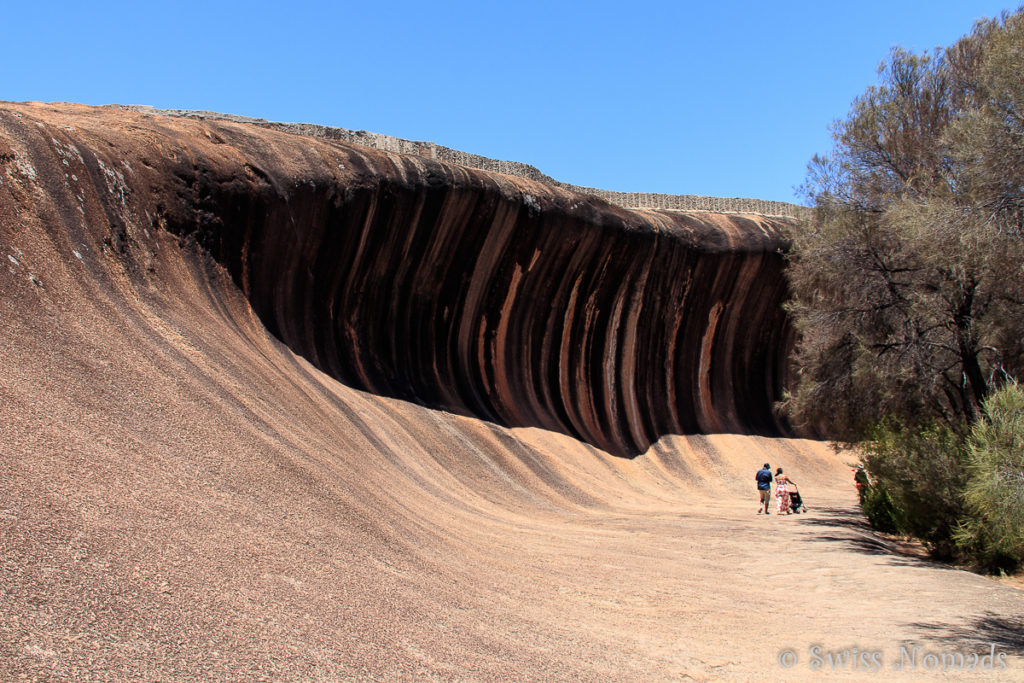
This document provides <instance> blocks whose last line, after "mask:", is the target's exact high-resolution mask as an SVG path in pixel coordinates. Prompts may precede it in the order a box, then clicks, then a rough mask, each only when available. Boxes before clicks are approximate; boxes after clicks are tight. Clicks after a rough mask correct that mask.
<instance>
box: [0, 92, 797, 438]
mask: <svg viewBox="0 0 1024 683" xmlns="http://www.w3.org/2000/svg"><path fill="white" fill-rule="evenodd" d="M0 139H2V140H3V142H0V145H3V150H0V151H2V159H3V161H2V164H3V173H5V174H6V176H7V179H6V181H5V184H4V187H3V188H0V201H2V202H4V203H8V204H10V205H12V206H15V207H20V208H18V209H17V210H38V208H39V204H38V203H34V202H33V198H32V197H31V196H29V195H31V192H32V188H37V189H38V190H41V191H43V192H45V193H47V194H48V195H49V197H50V199H49V200H48V201H47V202H46V209H47V210H49V211H51V212H52V215H51V216H49V217H48V218H47V222H48V224H50V225H52V226H53V230H54V232H55V235H57V237H56V238H57V239H61V240H63V239H65V237H64V235H65V234H70V235H75V234H80V235H81V236H80V238H76V239H80V240H82V241H83V242H85V243H91V244H96V245H98V246H99V247H100V248H103V249H107V250H108V251H110V252H111V253H115V254H117V255H118V257H119V258H121V259H122V260H124V261H125V263H126V264H127V265H128V267H129V269H130V270H132V271H133V272H135V273H136V275H137V277H147V276H148V275H147V273H146V270H147V267H148V266H147V264H148V263H149V262H150V261H151V260H152V259H151V253H150V252H151V251H152V246H151V244H152V242H153V234H154V232H158V231H162V230H167V231H171V232H172V233H174V234H176V235H178V236H179V237H180V238H181V239H182V240H183V241H189V240H195V241H196V242H198V243H199V244H200V245H202V246H203V247H204V248H205V249H206V250H208V252H209V253H210V254H212V256H213V257H214V258H215V259H216V260H217V261H218V262H220V263H221V264H223V265H224V266H225V267H226V268H227V269H228V271H229V272H230V274H231V276H232V278H233V279H234V280H235V282H236V283H237V284H238V285H239V286H240V287H241V289H242V290H243V291H244V292H245V295H246V296H247V297H248V299H249V301H250V302H251V304H252V306H253V307H254V309H255V310H256V311H257V312H258V314H259V315H260V317H261V319H262V320H263V322H264V323H265V324H266V326H267V327H268V328H269V329H270V330H271V331H272V332H273V333H274V334H275V335H277V336H278V337H279V338H280V339H282V340H283V341H284V342H285V343H286V344H288V345H289V346H290V347H291V348H292V349H293V350H295V351H296V352H298V353H299V354H301V355H303V356H304V357H306V358H307V359H309V360H310V361H311V362H313V363H314V364H315V365H316V366H317V367H319V368H321V369H323V370H325V371H327V372H328V373H330V374H331V375H333V376H334V377H336V378H338V379H340V380H342V381H343V382H345V383H347V384H349V385H351V386H354V387H357V388H362V389H365V390H367V391H370V392H373V393H377V394H381V395H386V396H390V397H397V398H401V399H406V400H410V401H413V402H416V403H419V404H422V405H426V406H430V407H435V408H442V409H444V410H448V411H451V412H455V413H460V414H464V415H470V416H475V417H479V418H483V419H487V420H490V421H493V422H496V423H499V424H503V425H507V426H514V427H517V426H536V427H542V428H545V429H549V430H555V431H559V432H562V433H565V434H569V435H572V436H574V437H576V438H579V439H582V440H584V441H586V442H588V443H591V444H593V445H596V446H598V447H600V448H602V449H604V450H606V451H608V452H611V453H616V454H620V455H635V454H637V453H640V452H643V451H645V450H646V449H647V447H648V446H649V445H650V444H651V443H653V442H654V441H655V440H657V439H658V438H659V437H660V436H662V435H665V434H692V433H722V432H732V433H756V434H765V435H778V434H782V433H785V431H786V428H785V425H783V424H780V422H779V421H778V419H777V418H776V417H775V416H774V415H773V412H772V404H773V402H774V401H776V400H777V399H778V398H779V397H780V393H781V391H782V388H783V386H784V384H785V379H786V378H785V364H786V360H785V359H786V355H787V352H788V349H789V345H790V342H791V336H792V333H791V330H790V326H789V323H788V321H787V318H786V316H785V315H784V313H783V312H782V309H781V302H782V301H783V299H784V296H785V284H784V280H783V277H782V268H783V259H782V256H781V255H780V253H779V252H780V249H781V248H783V247H784V240H783V237H782V235H781V232H780V231H781V230H782V228H783V227H784V223H783V222H782V220H783V219H778V218H766V217H760V216H754V215H722V214H708V213H703V214H699V213H693V214H687V213H681V212H670V211H656V210H632V211H631V210H626V209H623V208H620V207H617V206H613V205H611V204H608V203H606V202H604V201H602V200H600V199H597V198H593V197H586V196H583V195H579V194H576V193H573V192H570V191H567V190H565V189H562V188H558V187H554V186H551V185H547V184H543V183H539V182H535V181H531V180H528V179H524V178H516V177H512V176H507V175H503V174H499V173H493V172H486V171H482V170H477V169H468V168H465V167H461V166H456V165H452V164H446V163H443V162H439V161H432V160H429V159H424V158H420V157H414V156H406V155H400V154H392V153H385V152H380V151H376V150H371V149H369V148H366V147H361V146H358V145H352V144H346V143H344V142H340V141H335V140H325V139H316V138H310V137H304V136H300V135H293V134H288V133H283V132H280V131H276V130H270V129H267V128H262V127H259V126H256V125H253V124H247V123H239V122H233V121H227V120H195V119H187V118H171V117H167V116H157V115H153V114H147V113H140V112H133V111H124V110H121V109H119V108H113V107H110V108H90V107H84V106H77V105H58V106H53V105H4V106H3V107H2V109H0ZM19 179H20V180H21V181H25V182H24V183H19Z"/></svg>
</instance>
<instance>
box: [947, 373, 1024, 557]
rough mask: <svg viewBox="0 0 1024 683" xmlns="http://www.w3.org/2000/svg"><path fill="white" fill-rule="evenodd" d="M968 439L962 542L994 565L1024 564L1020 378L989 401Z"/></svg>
mask: <svg viewBox="0 0 1024 683" xmlns="http://www.w3.org/2000/svg"><path fill="white" fill-rule="evenodd" d="M984 408H985V416H984V418H982V419H980V420H978V421H977V422H976V423H975V424H974V426H973V428H972V429H971V434H970V437H969V440H968V444H969V447H968V451H967V453H968V459H967V468H968V472H969V473H970V480H969V481H968V483H967V487H966V489H965V494H964V498H965V501H966V504H967V512H968V513H969V515H968V516H967V517H966V519H965V521H964V523H963V525H962V528H961V529H960V530H959V533H958V534H957V541H958V543H959V544H960V546H961V548H962V549H963V550H964V551H965V552H966V553H967V554H968V555H970V556H972V557H973V558H974V559H975V560H976V561H977V562H978V563H979V564H981V565H983V566H985V567H987V568H990V569H1016V568H1019V567H1020V566H1021V565H1024V389H1022V388H1021V387H1020V386H1019V385H1017V384H1016V383H1013V384H1009V385H1007V386H1005V387H1003V388H1002V389H1000V390H999V391H997V392H995V393H993V394H992V395H991V396H989V397H988V399H987V400H986V401H985V406H984Z"/></svg>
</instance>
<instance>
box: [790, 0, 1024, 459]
mask: <svg viewBox="0 0 1024 683" xmlns="http://www.w3.org/2000/svg"><path fill="white" fill-rule="evenodd" d="M1020 73H1024V9H1022V10H1018V11H1017V12H1015V13H1013V14H1004V15H1003V16H1002V17H1000V18H998V19H994V20H989V21H985V22H981V23H979V24H978V25H977V26H975V28H974V31H972V33H971V34H970V35H968V36H966V37H964V38H963V39H961V40H960V41H959V42H958V43H957V44H956V45H954V46H952V47H950V48H948V49H946V50H938V51H936V52H935V53H933V54H928V55H915V54H911V53H909V52H906V51H903V50H899V49H897V50H894V51H893V52H892V53H891V54H890V56H889V58H888V59H887V60H886V61H885V62H884V63H883V64H882V66H881V67H880V69H879V83H878V85H875V86H871V87H869V88H868V89H867V90H866V91H865V93H864V94H863V95H861V96H860V97H858V98H857V99H856V100H855V101H854V103H853V105H852V107H851V111H850V114H849V116H848V117H847V118H846V119H845V120H843V121H840V122H837V123H836V124H835V125H834V127H833V139H834V143H835V146H834V149H833V152H832V153H831V154H830V155H829V156H816V157H815V158H814V159H813V160H812V161H811V163H810V165H809V173H808V179H807V182H806V184H805V186H804V190H805V192H806V194H807V196H808V197H809V198H810V200H811V201H812V202H813V206H814V218H813V220H811V221H809V222H808V223H807V224H806V225H803V226H801V227H800V229H798V230H796V231H795V232H794V235H793V248H792V252H791V263H790V268H789V269H788V273H789V278H790V283H791V288H792V291H793V300H792V302H791V304H790V311H791V313H792V314H793V316H794V320H795V322H796V325H797V329H798V330H799V332H800V342H799V344H798V347H797V355H796V361H797V368H798V377H799V379H798V383H797V385H796V386H795V387H794V389H793V391H792V394H791V395H790V396H789V397H788V399H787V401H786V402H785V404H784V407H785V408H786V410H787V412H788V414H789V415H790V416H791V417H792V418H793V419H794V421H795V422H796V423H798V424H803V425H805V426H807V427H810V428H812V429H814V430H816V431H818V432H819V433H822V434H823V435H827V436H830V437H833V438H840V439H844V440H851V441H856V440H860V439H863V438H866V437H868V436H869V434H870V432H871V430H872V429H873V428H874V427H875V426H876V425H878V424H879V423H881V422H883V421H884V420H896V421H898V422H899V423H900V424H903V425H907V426H908V427H912V426H913V425H915V424H916V425H922V424H928V423H938V424H942V425H946V426H948V427H950V428H951V429H953V430H954V431H957V432H958V433H961V434H963V433H965V432H966V430H967V426H968V425H969V424H970V423H971V422H972V421H974V420H975V419H976V418H977V417H978V416H979V415H980V406H981V405H982V403H983V401H984V400H985V398H986V396H988V395H989V393H990V392H991V391H992V390H993V388H995V387H998V386H1000V385H1001V384H1002V383H1003V382H1005V381H1006V380H1007V378H1009V377H1012V376H1015V375H1017V374H1019V373H1020V372H1021V371H1022V370H1024V347H1022V341H1021V340H1022V338H1024V238H1022V236H1024V223H1022V216H1024V211H1022V206H1024V175H1022V174H1024V119H1022V116H1024V86H1022V84H1021V80H1022V79H1021V78H1020V75H1019V74H1020Z"/></svg>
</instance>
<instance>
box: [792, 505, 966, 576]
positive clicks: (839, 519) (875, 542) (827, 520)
mask: <svg viewBox="0 0 1024 683" xmlns="http://www.w3.org/2000/svg"><path fill="white" fill-rule="evenodd" d="M803 523H804V524H805V525H806V526H807V527H809V528H811V529H814V528H815V527H818V528H821V530H822V533H820V534H819V535H817V536H814V537H813V538H812V539H811V540H812V541H820V542H825V543H842V544H844V545H845V546H846V549H848V550H851V551H853V552H859V553H865V554H869V555H878V556H888V557H889V558H890V562H891V563H893V564H899V565H905V566H940V567H945V566H947V565H943V564H942V563H940V562H936V561H934V560H930V559H928V558H927V557H924V556H922V554H921V552H920V550H914V551H912V550H911V549H909V548H906V547H901V546H900V544H899V543H897V542H895V541H893V540H890V539H888V538H886V537H885V536H884V535H882V534H880V533H878V532H877V531H875V530H874V529H872V528H871V525H870V524H868V522H867V520H866V519H865V518H864V515H863V513H861V511H860V509H859V508H857V507H820V508H815V509H814V510H813V511H812V512H811V513H809V514H807V515H806V517H805V518H804V520H803ZM826 530H828V531H826Z"/></svg>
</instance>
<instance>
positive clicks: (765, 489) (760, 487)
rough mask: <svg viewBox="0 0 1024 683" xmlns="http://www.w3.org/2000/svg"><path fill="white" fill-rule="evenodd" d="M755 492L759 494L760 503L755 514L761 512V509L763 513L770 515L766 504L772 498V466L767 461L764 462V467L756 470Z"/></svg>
mask: <svg viewBox="0 0 1024 683" xmlns="http://www.w3.org/2000/svg"><path fill="white" fill-rule="evenodd" d="M756 479H757V492H758V493H760V494H761V505H759V506H758V508H757V514H761V511H762V509H763V510H764V514H766V515H770V514H772V513H770V512H768V504H769V503H770V502H771V499H772V466H771V465H769V464H768V463H765V464H764V467H762V468H761V469H759V470H758V471H757V477H756Z"/></svg>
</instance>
